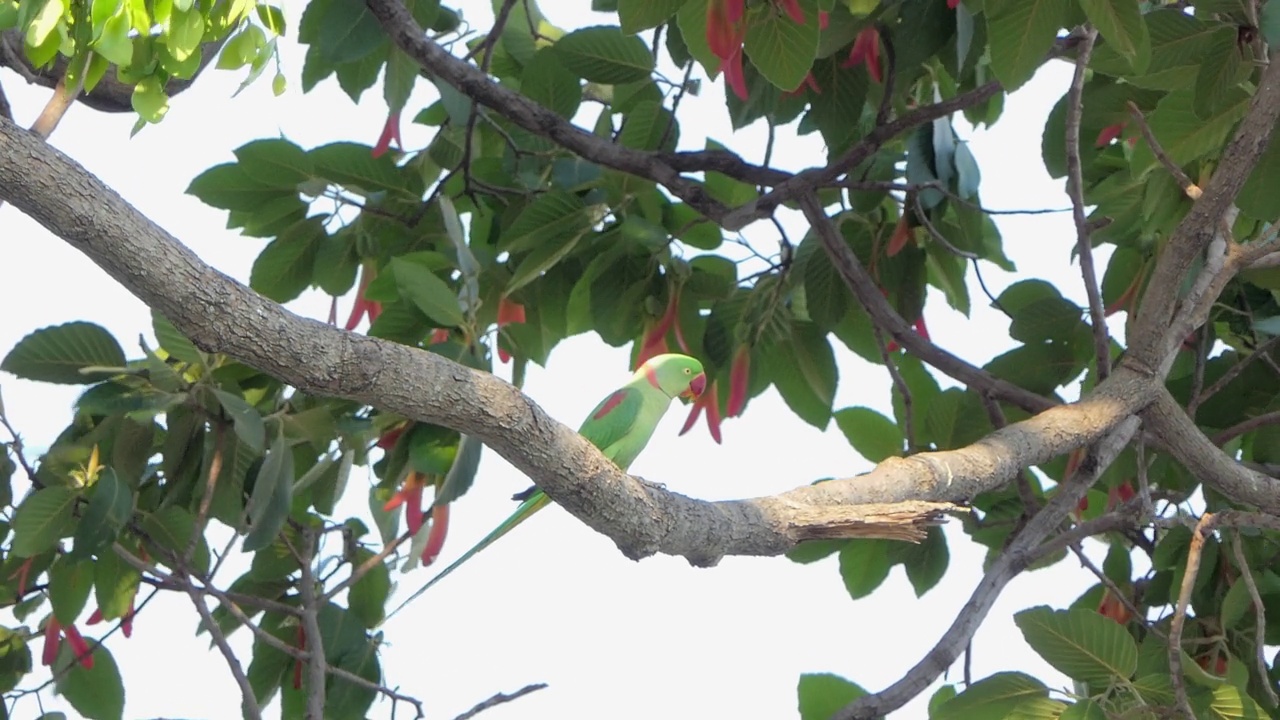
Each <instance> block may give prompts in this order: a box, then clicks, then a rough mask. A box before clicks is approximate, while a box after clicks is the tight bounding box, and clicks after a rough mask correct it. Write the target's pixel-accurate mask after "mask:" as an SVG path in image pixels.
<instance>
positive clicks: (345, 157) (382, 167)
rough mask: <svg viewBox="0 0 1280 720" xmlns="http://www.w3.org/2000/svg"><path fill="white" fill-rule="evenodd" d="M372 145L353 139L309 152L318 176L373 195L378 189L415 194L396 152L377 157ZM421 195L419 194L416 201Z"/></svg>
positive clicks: (322, 146) (402, 193)
mask: <svg viewBox="0 0 1280 720" xmlns="http://www.w3.org/2000/svg"><path fill="white" fill-rule="evenodd" d="M371 150H372V148H370V147H369V146H368V145H361V144H360V143H353V142H335V143H329V144H328V145H321V146H320V147H317V148H312V149H311V150H310V151H308V153H307V154H308V155H310V156H311V161H312V162H313V163H315V172H316V175H318V176H320V177H322V178H325V179H326V180H329V181H331V182H335V183H337V184H339V185H342V186H343V187H345V188H347V189H348V190H352V191H363V194H366V195H367V194H369V193H372V192H375V191H378V190H387V191H389V192H393V193H398V194H401V195H415V196H416V192H413V191H410V190H408V189H407V188H406V183H407V182H408V180H407V175H401V173H400V171H399V170H398V169H397V168H396V163H395V159H394V157H393V154H392V153H387V154H385V155H382V156H380V157H376V158H375V157H374V156H373V153H372V152H371ZM420 199H421V198H417V197H415V200H420Z"/></svg>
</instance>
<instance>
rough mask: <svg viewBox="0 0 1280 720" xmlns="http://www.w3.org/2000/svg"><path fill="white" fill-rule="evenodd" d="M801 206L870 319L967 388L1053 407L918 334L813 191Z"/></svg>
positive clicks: (1037, 407)
mask: <svg viewBox="0 0 1280 720" xmlns="http://www.w3.org/2000/svg"><path fill="white" fill-rule="evenodd" d="M800 209H801V210H802V211H804V216H805V219H806V220H808V221H809V227H811V228H813V231H814V232H816V233H817V234H818V238H819V239H820V240H821V241H822V247H823V248H824V249H825V250H826V253H827V256H828V257H829V258H830V259H831V262H832V264H833V265H835V268H836V271H837V272H839V273H840V277H841V279H843V280H844V283H845V285H846V286H848V288H849V291H850V292H852V293H853V296H854V297H855V298H857V300H858V302H859V303H860V304H861V305H862V307H863V308H865V309H866V311H867V314H868V315H870V316H871V321H872V322H874V323H875V324H876V325H877V326H878V327H881V328H883V329H884V330H886V331H887V332H888V333H889V334H890V335H892V336H893V339H894V340H896V341H897V342H898V344H899V345H901V346H902V347H904V348H906V350H907V351H908V352H910V353H911V354H912V355H915V356H916V357H918V358H920V359H921V360H923V361H924V362H926V363H929V364H930V365H932V366H934V367H936V368H938V369H939V370H941V371H942V372H944V373H946V374H947V375H949V376H951V377H953V378H955V379H956V380H959V381H960V382H962V383H965V384H966V385H968V386H969V387H971V388H974V389H975V390H977V391H979V392H984V393H987V394H989V395H992V396H995V397H997V398H1000V399H1002V400H1005V401H1007V402H1010V403H1013V404H1014V405H1017V406H1018V407H1020V408H1022V409H1024V410H1026V411H1027V412H1041V411H1043V410H1047V409H1048V408H1051V407H1054V406H1055V405H1057V403H1056V402H1054V401H1053V400H1050V399H1048V398H1045V397H1041V396H1040V395H1037V394H1035V393H1033V392H1030V391H1028V390H1025V389H1023V388H1020V387H1018V386H1017V385H1014V384H1013V383H1011V382H1008V381H1005V380H1001V379H1000V378H997V377H995V376H993V375H991V374H990V373H988V372H986V371H984V370H980V369H978V368H976V367H974V366H973V365H970V364H969V363H968V362H965V361H964V360H963V359H962V358H960V357H958V356H956V355H953V354H952V353H950V352H948V351H946V350H944V349H942V348H940V347H938V346H937V345H934V344H933V343H932V342H930V341H928V340H926V339H924V338H923V337H922V336H920V335H919V334H918V333H917V332H916V331H915V330H914V329H912V327H911V326H910V325H909V324H908V323H907V321H906V320H903V319H902V316H901V315H899V314H898V311H897V310H894V309H893V306H892V305H890V304H889V301H888V300H887V299H886V298H885V296H884V295H883V294H881V292H880V289H879V288H878V287H876V282H875V280H874V279H872V277H871V274H870V273H868V272H867V270H866V268H865V267H863V265H862V262H861V261H859V260H858V256H857V255H855V254H854V253H853V250H852V249H851V248H850V247H849V245H848V243H846V242H845V240H844V238H843V237H841V235H840V231H839V230H838V229H836V225H835V223H834V222H833V221H832V220H831V218H829V217H827V214H826V212H825V211H824V210H823V208H822V204H821V202H820V201H819V200H818V198H817V196H816V195H814V194H812V193H811V194H808V195H805V196H804V197H802V198H800Z"/></svg>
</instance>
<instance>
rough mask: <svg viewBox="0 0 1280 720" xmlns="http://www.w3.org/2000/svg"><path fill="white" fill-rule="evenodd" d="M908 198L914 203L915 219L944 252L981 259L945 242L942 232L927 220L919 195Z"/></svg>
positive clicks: (909, 194) (912, 194) (968, 258)
mask: <svg viewBox="0 0 1280 720" xmlns="http://www.w3.org/2000/svg"><path fill="white" fill-rule="evenodd" d="M908 196H909V197H911V199H912V200H913V201H914V203H913V204H914V205H915V211H916V217H918V218H920V222H921V223H923V224H924V227H925V229H926V230H928V231H929V237H931V238H933V239H934V241H935V242H937V243H938V244H939V245H941V246H942V248H943V249H944V250H946V251H947V252H949V253H951V254H952V255H955V256H957V257H962V258H964V259H966V260H979V259H981V257H980V256H979V255H978V254H977V253H971V252H969V251H968V250H961V249H960V248H958V247H956V246H955V245H952V244H951V242H950V241H949V240H947V238H946V236H944V235H943V234H942V232H940V231H939V230H938V228H937V227H935V226H934V224H933V223H932V222H931V221H930V220H929V213H927V212H925V210H924V203H923V202H921V201H920V193H908Z"/></svg>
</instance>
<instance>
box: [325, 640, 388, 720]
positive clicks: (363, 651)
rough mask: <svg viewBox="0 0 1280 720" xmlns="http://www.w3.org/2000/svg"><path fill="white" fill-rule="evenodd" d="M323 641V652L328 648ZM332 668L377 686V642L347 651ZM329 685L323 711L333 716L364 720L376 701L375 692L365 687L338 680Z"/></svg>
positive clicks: (378, 670)
mask: <svg viewBox="0 0 1280 720" xmlns="http://www.w3.org/2000/svg"><path fill="white" fill-rule="evenodd" d="M328 643H329V641H328V639H326V640H325V649H326V650H327V649H328V647H329V645H328ZM336 660H337V661H336V662H335V663H334V666H335V667H339V668H342V669H343V670H346V671H347V672H349V673H351V674H352V675H357V676H359V677H362V678H364V679H365V680H367V681H369V683H370V684H372V685H374V686H377V685H381V684H383V680H382V668H381V666H380V665H379V663H378V644H377V642H376V641H373V642H364V643H363V644H362V646H361V647H359V648H358V649H351V650H347V651H346V652H344V653H342V654H341V655H339V656H338V657H337V658H336ZM330 682H331V686H330V688H329V692H328V695H327V696H326V702H325V712H326V714H327V713H329V712H332V713H333V716H334V717H336V718H363V717H365V714H366V713H368V711H369V707H370V706H371V705H373V701H374V700H375V699H377V697H378V694H377V692H375V691H373V690H370V689H368V688H367V687H365V686H361V685H356V684H355V683H353V682H350V681H348V680H345V679H343V678H340V677H335V678H334V679H333V680H332V681H330Z"/></svg>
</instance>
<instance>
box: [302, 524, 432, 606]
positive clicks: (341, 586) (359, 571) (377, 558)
mask: <svg viewBox="0 0 1280 720" xmlns="http://www.w3.org/2000/svg"><path fill="white" fill-rule="evenodd" d="M412 537H413V533H412V532H409V531H408V530H406V531H405V532H403V533H401V535H400V537H398V538H396V539H395V540H392V541H391V542H390V543H388V544H387V546H386V547H384V548H382V552H380V553H378V554H377V555H374V556H373V557H371V558H369V559H367V560H365V561H364V562H362V563H360V565H358V566H357V567H355V568H353V569H352V570H351V575H350V576H349V577H348V578H347V579H346V580H343V581H342V582H340V583H338V584H337V585H335V586H334V587H333V589H332V590H329V591H328V592H326V593H325V594H324V595H323V596H322V597H321V600H322V601H323V602H329V601H331V600H333V598H334V597H336V596H337V595H338V593H340V592H342V591H343V590H346V589H347V588H349V587H351V586H352V585H355V584H356V583H358V582H360V578H362V577H364V576H365V575H366V574H368V572H369V571H370V570H372V569H374V568H375V567H377V566H379V565H381V564H382V562H383V561H384V560H386V559H387V558H388V557H390V556H391V553H393V552H395V551H396V548H398V547H400V546H401V545H402V544H404V543H406V542H408V541H409V539H410V538H412Z"/></svg>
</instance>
